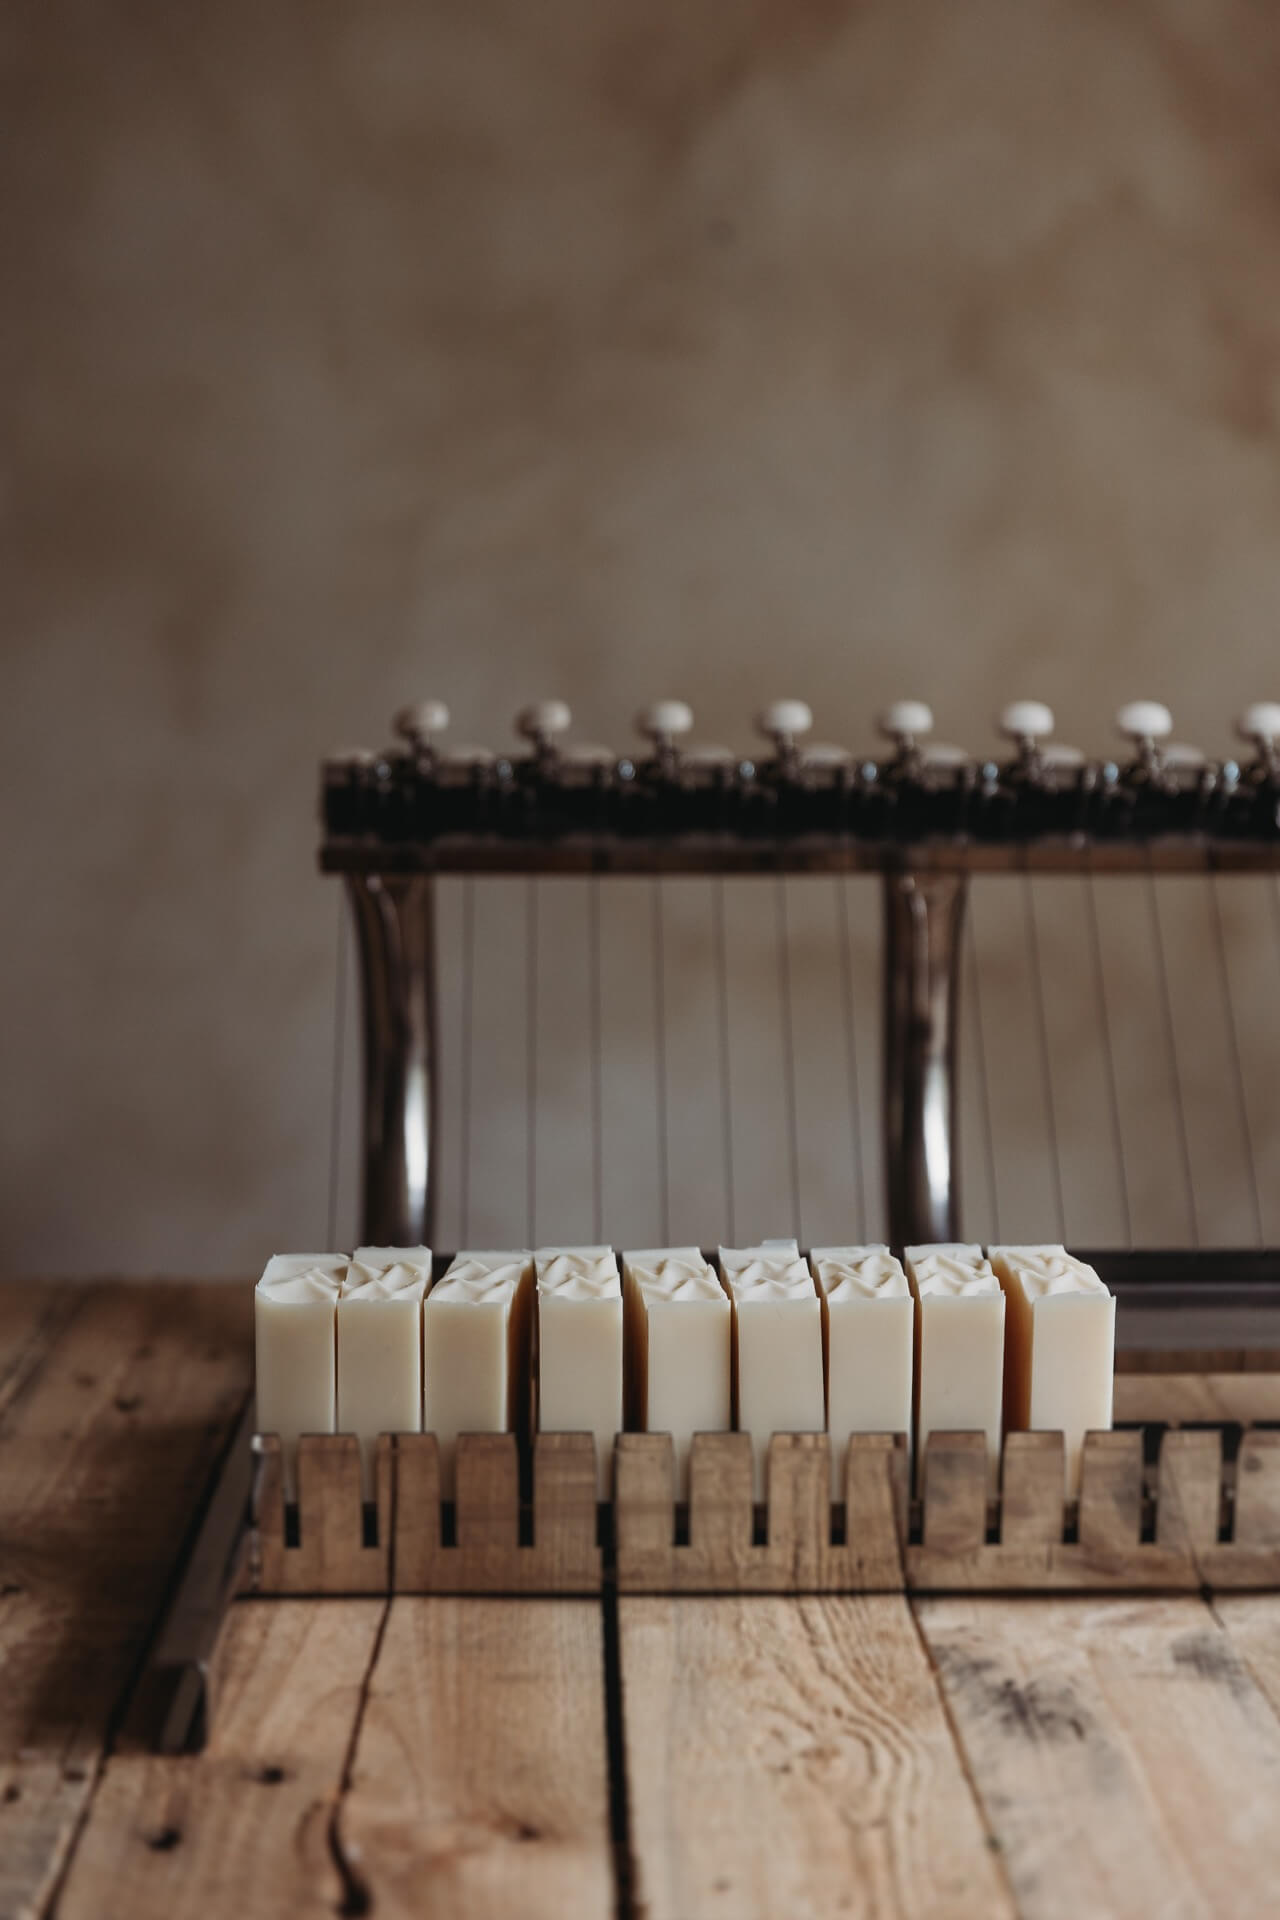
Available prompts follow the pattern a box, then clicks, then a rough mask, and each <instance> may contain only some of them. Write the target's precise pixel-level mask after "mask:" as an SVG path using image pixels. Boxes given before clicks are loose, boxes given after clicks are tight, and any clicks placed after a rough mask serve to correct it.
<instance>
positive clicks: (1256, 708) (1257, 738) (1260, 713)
mask: <svg viewBox="0 0 1280 1920" xmlns="http://www.w3.org/2000/svg"><path fill="white" fill-rule="evenodd" d="M1236 732H1237V733H1238V734H1239V736H1240V738H1241V739H1242V740H1252V741H1253V742H1254V744H1255V745H1256V746H1258V747H1260V748H1261V749H1262V751H1263V753H1269V752H1270V751H1271V749H1272V747H1274V746H1275V744H1276V742H1277V740H1280V700H1255V701H1254V703H1253V705H1252V706H1251V707H1246V708H1245V710H1244V712H1243V713H1242V714H1241V715H1240V718H1239V719H1238V720H1237V721H1236Z"/></svg>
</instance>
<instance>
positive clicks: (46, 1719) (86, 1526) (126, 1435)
mask: <svg viewBox="0 0 1280 1920" xmlns="http://www.w3.org/2000/svg"><path fill="white" fill-rule="evenodd" d="M249 1332H250V1312H249V1294H248V1289H247V1288H244V1287H218V1286H191V1287H182V1288H177V1287H174V1286H170V1285H166V1284H164V1283H162V1282H151V1283H149V1284H146V1285H126V1284H124V1283H118V1284H112V1285H108V1286H103V1287H101V1288H95V1289H93V1290H92V1291H91V1292H90V1293H89V1294H88V1295H87V1297H85V1299H84V1301H83V1304H82V1305H81V1307H80V1309H79V1311H77V1312H76V1313H75V1314H74V1315H73V1317H72V1318H71V1319H70V1320H69V1322H68V1323H67V1324H66V1325H65V1326H64V1328H63V1329H62V1331H61V1334H60V1335H59V1337H57V1338H56V1339H55V1340H54V1343H53V1345H52V1348H51V1350H50V1352H49V1354H48V1358H47V1359H46V1361H45V1363H44V1365H43V1367H42V1368H41V1369H40V1371H39V1373H38V1374H37V1375H36V1377H35V1378H34V1379H33V1380H31V1382H30V1384H29V1385H28V1386H27V1388H26V1390H25V1391H24V1392H22V1393H21V1394H20V1395H18V1396H17V1397H15V1398H14V1399H13V1400H12V1401H11V1403H10V1405H9V1407H8V1409H7V1411H6V1413H5V1415H4V1417H3V1422H2V1424H0V1817H2V1818H3V1825H0V1913H3V1914H6V1915H8V1914H11V1913H16V1914H20V1913H27V1912H32V1911H36V1910H38V1908H39V1905H40V1902H41V1900H42V1898H43V1896H44V1894H45V1892H46V1891H47V1889H48V1887H49V1885H50V1884H51V1882H52V1880H53V1877H54V1876H55V1874H56V1872H57V1870H58V1866H59V1863H60V1861H61V1860H62V1858H63V1855H64V1853H65V1850H66V1846H67V1843H68V1840H69V1838H70V1836H71V1834H72V1832H73V1830H74V1828H75V1825H76V1822H77V1820H78V1819H79V1817H80V1814H81V1811H82V1809H83V1806H84V1803H85V1801H86V1799H87V1797H88V1795H89V1793H90V1792H91V1791H92V1783H93V1779H94V1776H95V1773H96V1770H97V1767H98V1764H99V1760H100V1757H101V1754H102V1751H103V1746H104V1741H105V1738H106V1735H107V1732H108V1728H109V1726H110V1724H111V1723H112V1720H113V1716H114V1715H115V1714H116V1712H117V1710H118V1709H119V1707H120V1706H121V1704H122V1701H123V1698H124V1695H125V1693H126V1690H127V1688H128V1685H129V1683H130V1680H131V1678H132V1676H133V1674H134V1672H135V1670H136V1667H137V1664H138V1661H139V1658H140V1655H141V1653H142V1650H143V1647H144V1646H145V1643H146V1638H147V1635H148V1632H149V1630H150V1629H151V1627H152V1625H153V1623H154V1619H155V1616H156V1614H157V1612H158V1610H159V1607H160V1604H161V1601H162V1599H163V1596H164V1591H165V1586H166V1582H167V1580H168V1577H169V1574H170V1571H171V1569H172V1568H173V1566H174V1564H175V1561H176V1559H177V1557H178V1554H179V1552H180V1549H181V1547H182V1543H183V1539H184V1536H185V1534H186V1531H187V1528H188V1525H189V1523H190V1521H191V1519H192V1516H193V1514H194V1512H195V1510H196V1508H197V1506H198V1503H199V1500H200V1496H201V1493H202V1491H203V1489H204V1487H205V1485H206V1483H207V1480H208V1476H209V1473H210V1470H211V1468H212V1466H213V1464H214V1462H215V1460H216V1458H217V1455H218V1452H219V1449H220V1447H221V1446H222V1444H223V1441H224V1440H225V1438H226V1435H227V1432H228V1429H229V1427H230V1424H231V1422H232V1421H233V1420H234V1418H235V1416H236V1414H237V1413H238V1411H239V1409H240V1406H241V1404H242V1402H243V1399H244V1396H245V1393H246V1391H247V1389H248V1384H249V1370H250V1339H249Z"/></svg>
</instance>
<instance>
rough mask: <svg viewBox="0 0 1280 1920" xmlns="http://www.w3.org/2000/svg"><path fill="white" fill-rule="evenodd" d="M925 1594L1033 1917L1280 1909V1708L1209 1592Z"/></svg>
mask: <svg viewBox="0 0 1280 1920" xmlns="http://www.w3.org/2000/svg"><path fill="white" fill-rule="evenodd" d="M915 1607H916V1613H917V1617H918V1619H919V1622H920V1626H921V1630H922V1632H923V1633H924V1636H925V1639H926V1641H927V1643H928V1646H929V1648H930V1651H931V1652H932V1654H933V1657H934V1660H935V1662H936V1663H937V1667H938V1672H939V1675H940V1677H941V1680H942V1684H943V1687H944V1690H945V1693H946V1696H947V1700H948V1702H949V1705H950V1709H951V1713H952V1717H953V1721H954V1724H955V1726H956V1729H957V1732H958V1735H959V1738H960V1740H961V1742H962V1744H963V1747H964V1750H965V1753H966V1756H967V1760H968V1765H969V1769H970V1772H971V1774H972V1777H973V1779H974V1782H975V1784H976V1786H977V1789H978V1792H979V1795H980V1797H981V1799H982V1802H983V1806H984V1808H985V1811H986V1814H987V1818H988V1819H989V1821H990V1822H991V1825H992V1827H993V1828H994V1831H995V1834H996V1837H997V1839H998V1841H999V1842H1000V1845H1001V1848H1002V1851H1003V1855H1004V1859H1005V1863H1006V1865H1007V1868H1008V1872H1009V1878H1010V1880H1011V1882H1012V1885H1013V1890H1014V1893H1015V1895H1016V1898H1017V1901H1018V1907H1019V1911H1020V1912H1021V1913H1022V1914H1023V1915H1024V1916H1026V1920H1057V1916H1062V1920H1078V1917H1079V1916H1080V1915H1082V1914H1090V1915H1094V1914H1098V1915H1102V1914H1105V1915H1114V1916H1129V1915H1132V1916H1134V1920H1149V1916H1150V1915H1152V1914H1160V1915H1161V1916H1168V1915H1179V1916H1184V1915H1185V1916H1191V1915H1203V1916H1206V1920H1207V1917H1208V1916H1214V1917H1215V1920H1228V1917H1229V1916H1235V1915H1239V1916H1242V1917H1243V1916H1245V1915H1258V1914H1263V1913H1268V1912H1270V1911H1272V1910H1273V1903H1274V1889H1275V1886H1276V1883H1277V1877H1278V1876H1280V1828H1277V1826H1276V1823H1275V1821H1274V1819H1273V1818H1272V1815H1271V1812H1270V1811H1269V1809H1270V1808H1271V1807H1273V1806H1274V1804H1275V1795H1276V1793H1277V1792H1278V1791H1280V1723H1277V1720H1276V1718H1275V1715H1274V1714H1273V1713H1272V1711H1271V1708H1270V1707H1269V1706H1268V1705H1267V1703H1266V1701H1265V1700H1264V1699H1263V1697H1262V1695H1261V1693H1260V1692H1259V1691H1258V1689H1257V1687H1256V1686H1255V1685H1254V1683H1253V1681H1252V1680H1251V1678H1250V1676H1249V1673H1248V1672H1247V1670H1246V1667H1245V1663H1244V1661H1243V1660H1242V1658H1241V1657H1240V1655H1239V1653H1238V1652H1237V1650H1236V1648H1235V1647H1234V1646H1233V1644H1232V1642H1231V1640H1230V1639H1229V1638H1228V1636H1227V1635H1226V1634H1225V1633H1224V1632H1223V1631H1222V1629H1221V1628H1220V1627H1219V1626H1218V1624H1217V1622H1216V1621H1215V1620H1214V1617H1213V1615H1212V1614H1211V1612H1210V1611H1209V1609H1208V1608H1207V1607H1206V1606H1205V1605H1204V1604H1203V1602H1202V1601H1200V1600H1198V1599H1192V1598H1186V1599H1168V1600H1146V1601H1133V1600H1127V1599H1105V1600H1095V1601H1092V1602H1088V1601H1081V1600H1075V1601H1063V1600H1048V1599H1037V1600H1024V1601H1011V1600H999V1599H996V1600H962V1599H947V1600H922V1601H917V1602H916V1603H915Z"/></svg>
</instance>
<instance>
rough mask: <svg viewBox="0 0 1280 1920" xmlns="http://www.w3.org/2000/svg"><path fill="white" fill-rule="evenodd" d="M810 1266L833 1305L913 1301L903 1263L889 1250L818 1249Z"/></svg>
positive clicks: (870, 1248) (865, 1248)
mask: <svg viewBox="0 0 1280 1920" xmlns="http://www.w3.org/2000/svg"><path fill="white" fill-rule="evenodd" d="M809 1264H810V1266H811V1267H812V1268H813V1271H814V1273H815V1274H816V1275H817V1278H818V1284H819V1285H820V1286H821V1288H822V1291H823V1293H824V1294H825V1295H826V1296H827V1299H828V1301H829V1302H837V1301H841V1300H904V1299H909V1298H910V1294H911V1289H910V1287H909V1286H908V1285H907V1276H906V1274H905V1273H904V1272H903V1270H902V1262H901V1261H900V1260H898V1259H896V1258H895V1257H894V1255H893V1254H891V1253H890V1251H889V1249H888V1247H879V1246H877V1247H815V1248H814V1249H813V1252H812V1253H811V1254H810V1255H809Z"/></svg>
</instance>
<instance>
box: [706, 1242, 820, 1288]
mask: <svg viewBox="0 0 1280 1920" xmlns="http://www.w3.org/2000/svg"><path fill="white" fill-rule="evenodd" d="M717 1252H718V1253H719V1256H720V1271H721V1273H722V1274H723V1275H724V1277H725V1279H726V1280H728V1279H729V1278H730V1276H731V1275H732V1274H735V1273H741V1272H742V1271H743V1269H744V1268H746V1267H754V1266H759V1265H760V1264H762V1263H763V1264H765V1265H768V1266H771V1267H787V1266H790V1265H791V1263H792V1261H794V1260H796V1259H798V1258H799V1255H800V1248H799V1245H798V1243H797V1242H796V1241H795V1240H762V1241H761V1242H760V1245H759V1246H758V1247H719V1248H718V1249H717Z"/></svg>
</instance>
